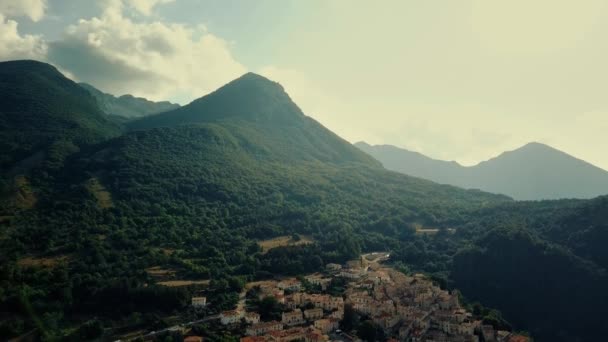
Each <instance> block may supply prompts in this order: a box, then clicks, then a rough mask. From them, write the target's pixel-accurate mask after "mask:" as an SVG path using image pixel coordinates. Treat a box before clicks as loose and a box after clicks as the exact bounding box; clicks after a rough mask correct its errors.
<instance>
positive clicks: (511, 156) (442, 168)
mask: <svg viewBox="0 0 608 342" xmlns="http://www.w3.org/2000/svg"><path fill="white" fill-rule="evenodd" d="M355 146H357V147H358V148H360V149H361V150H362V151H364V152H366V153H369V154H370V155H371V156H373V157H374V158H376V159H377V160H378V161H380V162H381V163H382V165H384V167H386V168H387V169H389V170H393V171H397V172H401V173H404V174H408V175H411V176H416V177H421V178H424V179H428V180H432V181H434V182H437V183H441V184H451V185H455V186H459V187H463V188H466V189H480V190H483V191H488V192H494V193H500V194H505V195H508V196H510V197H513V198H514V199H518V200H541V199H560V198H593V197H596V196H601V195H606V194H608V172H607V171H605V170H603V169H601V168H599V167H596V166H594V165H592V164H589V163H587V162H585V161H583V160H580V159H578V158H575V157H573V156H570V155H568V154H566V153H564V152H562V151H559V150H557V149H555V148H552V147H551V146H547V145H544V144H541V143H536V142H533V143H529V144H527V145H525V146H523V147H521V148H518V149H516V150H514V151H508V152H504V153H502V154H501V155H499V156H498V157H495V158H492V159H490V160H487V161H484V162H481V163H479V164H477V165H475V166H462V165H460V164H458V163H456V162H453V161H451V162H448V161H443V160H437V159H432V158H429V157H427V156H425V155H423V154H420V153H418V152H412V151H408V150H406V149H402V148H398V147H395V146H391V145H375V146H371V145H369V144H367V143H365V142H358V143H355Z"/></svg>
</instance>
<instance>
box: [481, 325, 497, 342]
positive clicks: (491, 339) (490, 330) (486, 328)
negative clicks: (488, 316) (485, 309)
mask: <svg viewBox="0 0 608 342" xmlns="http://www.w3.org/2000/svg"><path fill="white" fill-rule="evenodd" d="M494 334H495V333H494V327H493V326H491V325H488V324H484V325H482V326H481V336H482V337H483V340H484V341H486V342H495V341H496V337H495V336H494Z"/></svg>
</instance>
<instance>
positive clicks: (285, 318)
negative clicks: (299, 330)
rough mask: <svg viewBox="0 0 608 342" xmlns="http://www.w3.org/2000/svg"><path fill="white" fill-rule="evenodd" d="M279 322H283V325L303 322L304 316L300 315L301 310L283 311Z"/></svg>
mask: <svg viewBox="0 0 608 342" xmlns="http://www.w3.org/2000/svg"><path fill="white" fill-rule="evenodd" d="M281 322H283V324H285V325H298V324H303V323H304V317H302V310H300V309H296V310H293V311H290V312H283V314H282V316H281Z"/></svg>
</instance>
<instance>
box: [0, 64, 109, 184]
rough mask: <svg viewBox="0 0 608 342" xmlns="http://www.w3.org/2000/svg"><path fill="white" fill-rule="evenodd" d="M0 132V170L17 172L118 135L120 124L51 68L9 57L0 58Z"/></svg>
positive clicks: (80, 89)
mask: <svg viewBox="0 0 608 342" xmlns="http://www.w3.org/2000/svg"><path fill="white" fill-rule="evenodd" d="M0 132H1V135H0V136H1V138H0V150H2V154H1V155H0V169H1V170H3V171H7V170H8V171H11V170H12V171H15V168H16V167H19V166H23V167H25V168H29V167H30V166H31V164H39V163H40V162H41V161H43V160H45V161H47V162H49V163H53V162H60V160H61V159H62V158H64V157H65V154H66V153H69V152H68V151H67V150H75V149H77V148H78V146H80V145H86V144H92V143H96V142H99V141H102V140H105V139H107V138H109V137H112V136H116V135H118V134H119V133H120V128H119V127H118V126H117V125H115V124H113V123H112V122H110V121H109V120H108V119H107V118H106V117H105V115H104V114H103V112H102V111H101V110H100V109H99V108H98V107H97V104H96V101H95V99H94V98H93V97H92V96H91V95H89V94H88V93H87V92H86V91H85V90H84V89H82V88H81V87H80V86H78V84H76V83H74V82H73V81H71V80H69V79H67V78H66V77H64V76H63V75H62V74H61V73H60V72H59V71H57V69H55V68H54V67H53V66H51V65H48V64H45V63H41V62H36V61H11V62H0ZM19 161H23V163H22V164H18V162H19ZM2 173H3V174H4V173H5V172H2Z"/></svg>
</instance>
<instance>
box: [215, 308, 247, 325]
mask: <svg viewBox="0 0 608 342" xmlns="http://www.w3.org/2000/svg"><path fill="white" fill-rule="evenodd" d="M241 318H243V312H242V311H237V310H230V311H224V312H222V313H221V314H220V322H222V324H223V325H228V324H234V323H238V322H240V321H241Z"/></svg>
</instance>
